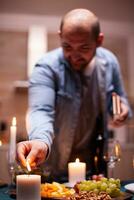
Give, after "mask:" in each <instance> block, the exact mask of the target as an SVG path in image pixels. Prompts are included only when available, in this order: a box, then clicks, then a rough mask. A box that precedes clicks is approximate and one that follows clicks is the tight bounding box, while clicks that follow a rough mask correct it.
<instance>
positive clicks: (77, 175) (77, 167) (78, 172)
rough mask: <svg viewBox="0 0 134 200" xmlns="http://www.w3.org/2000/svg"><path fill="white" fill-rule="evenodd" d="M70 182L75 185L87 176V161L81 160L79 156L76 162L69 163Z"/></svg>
mask: <svg viewBox="0 0 134 200" xmlns="http://www.w3.org/2000/svg"><path fill="white" fill-rule="evenodd" d="M68 174H69V183H70V185H72V186H73V185H74V184H76V183H77V182H79V181H82V180H85V178H86V163H84V162H80V161H79V159H78V158H77V159H76V161H75V162H70V163H68Z"/></svg>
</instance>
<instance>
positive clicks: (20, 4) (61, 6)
mask: <svg viewBox="0 0 134 200" xmlns="http://www.w3.org/2000/svg"><path fill="white" fill-rule="evenodd" d="M80 7H82V8H87V9H90V10H92V11H93V12H95V13H96V14H97V16H98V17H99V18H101V19H107V20H115V21H116V20H119V21H124V22H134V1H133V0H101V1H100V0H57V1H56V0H0V13H6V14H32V15H54V16H55V15H58V16H62V15H63V14H64V13H66V12H67V11H69V10H71V9H74V8H80Z"/></svg>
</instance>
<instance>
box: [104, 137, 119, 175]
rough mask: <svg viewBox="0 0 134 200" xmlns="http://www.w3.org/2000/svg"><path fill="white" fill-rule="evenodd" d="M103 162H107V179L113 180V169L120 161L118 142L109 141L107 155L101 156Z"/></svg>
mask: <svg viewBox="0 0 134 200" xmlns="http://www.w3.org/2000/svg"><path fill="white" fill-rule="evenodd" d="M103 158H104V160H105V161H106V162H107V166H108V169H109V170H108V171H109V178H114V169H115V166H116V163H117V162H119V161H120V159H121V146H120V143H119V141H117V140H111V142H110V144H109V149H108V153H107V154H106V155H104V156H103Z"/></svg>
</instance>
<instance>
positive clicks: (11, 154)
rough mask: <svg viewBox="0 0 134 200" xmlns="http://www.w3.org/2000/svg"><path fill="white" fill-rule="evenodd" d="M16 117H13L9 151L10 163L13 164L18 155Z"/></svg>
mask: <svg viewBox="0 0 134 200" xmlns="http://www.w3.org/2000/svg"><path fill="white" fill-rule="evenodd" d="M16 131H17V127H16V118H15V117H13V119H12V125H11V126H10V151H9V159H10V163H11V164H13V163H14V162H15V157H16Z"/></svg>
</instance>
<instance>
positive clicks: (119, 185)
mask: <svg viewBox="0 0 134 200" xmlns="http://www.w3.org/2000/svg"><path fill="white" fill-rule="evenodd" d="M115 183H116V185H117V187H118V188H120V187H121V183H120V179H116V180H115Z"/></svg>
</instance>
